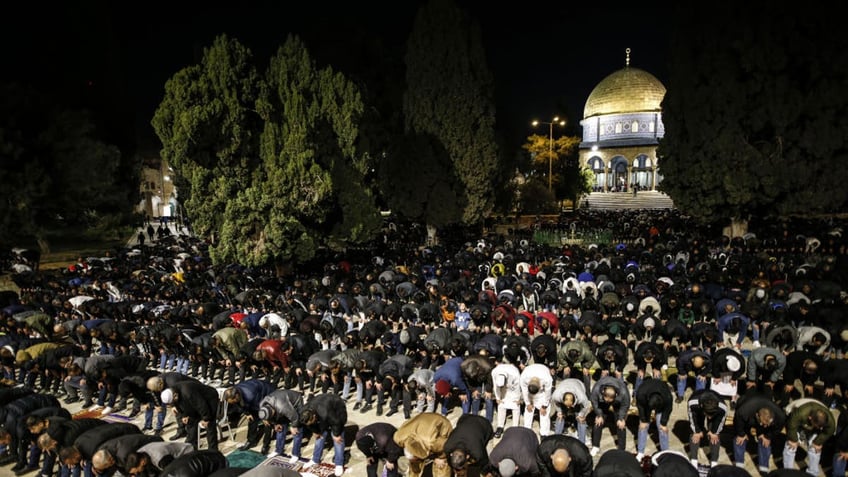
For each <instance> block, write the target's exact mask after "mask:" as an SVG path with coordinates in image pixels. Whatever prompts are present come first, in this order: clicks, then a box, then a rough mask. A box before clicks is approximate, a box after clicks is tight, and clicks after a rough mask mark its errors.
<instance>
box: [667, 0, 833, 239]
mask: <svg viewBox="0 0 848 477" xmlns="http://www.w3.org/2000/svg"><path fill="white" fill-rule="evenodd" d="M705 9H706V10H705ZM713 10H714V6H710V7H709V8H707V7H700V8H692V9H690V8H686V9H681V11H680V12H679V18H678V19H677V21H676V22H675V24H676V25H677V27H678V28H677V32H676V39H675V41H673V42H672V44H673V45H674V48H673V54H672V58H671V60H672V61H671V63H670V78H669V81H668V85H667V86H668V92H667V93H666V96H665V99H664V101H663V122H664V123H665V130H666V133H665V137H664V138H663V140H662V141H661V143H660V148H659V150H658V155H659V156H660V167H661V172H662V174H663V176H664V179H663V182H661V183H660V189H661V190H663V191H665V192H667V193H668V194H669V195H670V196H671V197H672V198H673V199H674V202H675V204H676V205H677V206H678V207H679V208H680V209H682V210H683V211H684V212H686V213H689V214H691V215H693V216H696V217H699V218H701V219H702V220H704V221H723V222H727V221H729V220H730V221H735V222H736V223H737V224H738V225H740V226H742V229H744V223H745V222H746V220H747V219H748V218H750V217H752V216H759V217H766V216H784V215H789V214H805V213H810V212H833V211H838V210H843V209H844V207H845V206H846V204H848V189H846V188H845V187H844V183H845V181H846V179H848V177H846V176H848V174H846V172H845V168H843V167H834V165H835V164H841V163H843V162H844V161H845V160H846V159H847V158H846V152H848V147H846V146H848V135H846V134H845V132H846V131H848V122H847V121H848V119H846V118H848V97H846V95H845V93H844V89H845V88H844V85H845V84H846V83H848V50H847V49H845V48H844V47H842V45H843V44H844V40H842V39H841V38H839V36H840V35H841V27H840V25H839V24H838V23H839V22H840V21H841V20H838V19H836V18H835V17H834V16H833V15H824V16H822V15H818V14H816V13H814V12H810V11H801V10H797V9H794V8H789V7H788V6H785V7H784V6H780V5H777V4H774V5H769V8H767V9H763V8H761V7H760V6H758V5H748V4H733V5H732V7H730V6H729V4H728V8H723V9H721V11H720V12H716V11H713ZM737 230H740V229H737Z"/></svg>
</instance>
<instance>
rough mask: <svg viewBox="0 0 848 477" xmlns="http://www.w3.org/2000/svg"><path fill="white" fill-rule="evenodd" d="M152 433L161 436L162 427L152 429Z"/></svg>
mask: <svg viewBox="0 0 848 477" xmlns="http://www.w3.org/2000/svg"><path fill="white" fill-rule="evenodd" d="M153 435H154V436H161V435H162V429H155V430H154V431H153Z"/></svg>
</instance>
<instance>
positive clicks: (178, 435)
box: [168, 432, 186, 442]
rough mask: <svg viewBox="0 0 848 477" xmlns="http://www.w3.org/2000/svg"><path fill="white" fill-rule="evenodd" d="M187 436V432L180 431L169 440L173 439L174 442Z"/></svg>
mask: <svg viewBox="0 0 848 477" xmlns="http://www.w3.org/2000/svg"><path fill="white" fill-rule="evenodd" d="M185 437H186V434H185V433H182V432H178V433H176V434H174V436H173V437H171V438H170V439H168V440H170V441H172V442H173V441H178V440H180V439H183V438H185Z"/></svg>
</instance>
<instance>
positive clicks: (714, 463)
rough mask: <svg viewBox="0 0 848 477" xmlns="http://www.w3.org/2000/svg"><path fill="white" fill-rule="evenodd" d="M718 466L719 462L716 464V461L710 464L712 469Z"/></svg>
mask: <svg viewBox="0 0 848 477" xmlns="http://www.w3.org/2000/svg"><path fill="white" fill-rule="evenodd" d="M717 465H718V462H716V461H712V462H710V468H713V467H715V466H717Z"/></svg>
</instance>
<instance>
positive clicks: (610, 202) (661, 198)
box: [580, 191, 674, 210]
mask: <svg viewBox="0 0 848 477" xmlns="http://www.w3.org/2000/svg"><path fill="white" fill-rule="evenodd" d="M580 207H581V208H587V209H592V210H618V209H673V208H674V202H672V200H671V198H670V197H669V196H667V195H665V194H663V193H662V192H656V191H644V192H639V193H638V194H636V196H635V197H634V196H633V193H632V192H592V193H591V194H589V195H588V196H585V197H584V198H583V200H582V201H581V202H580Z"/></svg>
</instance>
